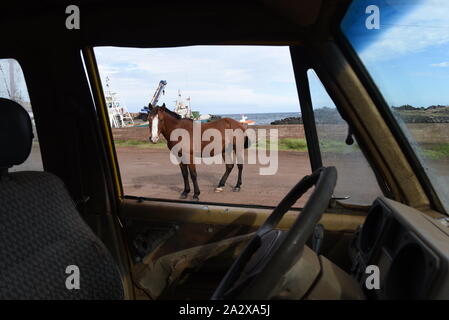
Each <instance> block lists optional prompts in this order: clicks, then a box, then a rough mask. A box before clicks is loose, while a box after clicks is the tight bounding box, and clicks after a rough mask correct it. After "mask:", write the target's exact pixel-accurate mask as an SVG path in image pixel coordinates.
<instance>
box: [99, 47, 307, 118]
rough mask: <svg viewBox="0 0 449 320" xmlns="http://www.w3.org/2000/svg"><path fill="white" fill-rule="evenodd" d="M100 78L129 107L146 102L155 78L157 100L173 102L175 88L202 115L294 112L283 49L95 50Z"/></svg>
mask: <svg viewBox="0 0 449 320" xmlns="http://www.w3.org/2000/svg"><path fill="white" fill-rule="evenodd" d="M95 53H96V56H97V60H98V62H99V69H100V74H101V76H102V80H103V81H104V79H105V78H106V76H108V77H109V78H110V87H111V89H112V90H113V91H115V92H117V93H118V95H119V98H120V100H121V101H122V104H124V105H125V106H127V107H128V109H130V110H131V111H137V110H140V108H142V107H143V106H144V105H147V104H148V102H149V100H150V98H151V97H152V95H153V93H154V90H155V89H156V87H157V85H158V83H159V81H160V80H166V81H167V82H168V84H167V87H166V95H165V96H163V97H162V98H161V100H160V103H162V102H165V103H166V104H167V105H168V106H173V104H174V100H176V98H177V94H178V89H180V90H181V93H182V95H183V98H187V97H188V96H190V97H191V102H192V106H193V108H194V110H199V111H201V112H203V113H239V112H246V113H250V112H277V111H290V110H293V111H297V110H298V106H299V103H298V98H297V92H296V86H295V81H294V75H293V69H292V66H291V59H290V53H289V50H288V47H250V46H234V47H230V46H220V47H219V46H215V47H211V46H209V47H206V46H198V47H197V46H194V47H180V48H159V49H140V48H113V47H99V48H96V49H95Z"/></svg>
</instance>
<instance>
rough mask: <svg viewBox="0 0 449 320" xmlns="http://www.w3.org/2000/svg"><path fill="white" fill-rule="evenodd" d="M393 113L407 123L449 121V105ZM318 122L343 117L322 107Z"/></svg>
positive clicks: (298, 120)
mask: <svg viewBox="0 0 449 320" xmlns="http://www.w3.org/2000/svg"><path fill="white" fill-rule="evenodd" d="M391 110H392V112H393V115H394V116H395V117H397V118H398V119H401V120H402V121H404V122H405V123H449V106H430V107H427V108H415V107H413V106H409V105H405V106H401V107H392V108H391ZM314 115H315V121H316V123H317V124H341V123H343V119H342V118H341V116H340V115H339V113H338V111H337V109H334V108H327V107H324V108H320V109H315V110H314ZM270 124H271V125H284V124H302V118H301V117H288V118H285V119H280V120H276V121H273V122H271V123H270Z"/></svg>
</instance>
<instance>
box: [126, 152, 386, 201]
mask: <svg viewBox="0 0 449 320" xmlns="http://www.w3.org/2000/svg"><path fill="white" fill-rule="evenodd" d="M117 155H118V159H119V163H120V171H121V176H122V183H123V187H124V191H125V194H127V195H133V196H143V197H154V198H165V199H178V198H179V195H180V193H181V192H182V190H183V186H184V185H183V180H182V176H181V172H180V169H179V166H177V165H174V164H172V163H171V162H170V160H169V152H168V150H165V149H152V148H138V147H118V148H117ZM333 162H337V163H328V164H326V163H325V165H336V166H337V169H338V174H339V180H338V184H337V188H336V192H335V194H336V195H337V196H346V195H349V196H351V197H352V199H351V200H352V202H356V203H366V204H369V203H371V202H372V201H373V200H374V198H375V197H376V196H377V195H380V191H379V189H378V188H377V187H376V186H377V184H376V182H375V180H374V176H373V175H372V173H371V172H369V170H368V168H367V167H366V164H365V165H364V163H363V162H361V161H360V159H359V158H358V157H357V156H354V155H353V154H351V155H338V157H337V158H335V159H334V161H333ZM259 168H260V165H256V164H251V165H248V164H246V165H244V168H243V184H242V189H241V191H240V192H233V191H232V187H233V186H234V185H235V183H236V180H237V168H234V170H233V171H232V173H231V175H230V176H229V179H228V181H227V184H226V187H225V191H224V192H221V193H215V192H214V188H215V187H216V186H217V184H218V181H219V180H220V178H221V176H222V175H223V173H224V171H225V166H224V165H216V164H214V165H206V164H200V165H197V172H198V183H199V186H200V189H201V195H200V200H201V201H207V202H221V203H235V204H258V205H269V206H274V205H276V204H277V203H278V202H279V201H280V200H281V199H282V197H283V196H285V195H286V194H287V192H288V191H289V190H290V189H291V188H292V187H293V186H294V185H295V184H296V183H297V182H298V181H299V180H300V179H301V178H302V177H303V176H304V175H307V174H309V173H310V164H309V157H308V155H307V153H304V152H294V151H280V152H279V167H278V171H277V173H276V174H275V175H265V176H264V175H260V174H259ZM354 186H357V187H354ZM191 188H192V192H191V194H190V197H189V199H188V200H191V197H192V193H193V187H192V186H191ZM305 198H307V197H306V196H305V197H304V199H302V200H300V201H299V202H298V205H302V204H303V203H304V201H305Z"/></svg>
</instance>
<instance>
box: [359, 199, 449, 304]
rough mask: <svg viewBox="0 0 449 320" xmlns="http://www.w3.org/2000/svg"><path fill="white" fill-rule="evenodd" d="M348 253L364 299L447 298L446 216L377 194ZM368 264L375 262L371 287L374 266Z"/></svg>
mask: <svg viewBox="0 0 449 320" xmlns="http://www.w3.org/2000/svg"><path fill="white" fill-rule="evenodd" d="M351 256H352V261H353V265H352V273H353V275H354V277H355V278H356V279H357V280H358V281H359V283H360V285H361V286H362V288H363V290H364V292H365V295H366V296H367V298H371V299H449V277H448V272H447V266H448V261H449V227H448V225H447V220H446V219H434V218H431V217H429V216H427V215H425V214H424V213H422V212H420V211H418V210H415V209H413V208H410V207H407V206H404V205H402V204H400V203H397V202H395V201H392V200H389V199H386V198H378V199H377V200H376V201H375V202H374V203H373V205H372V207H371V209H370V212H369V214H368V216H367V218H366V221H365V223H364V224H363V226H362V228H361V229H360V231H359V234H358V235H357V237H356V238H355V241H354V243H353V245H352V247H351ZM368 266H375V267H378V269H377V270H378V271H379V272H378V276H379V281H378V284H379V285H378V286H376V287H377V288H376V287H375V288H373V285H372V284H373V283H374V284H375V283H376V282H375V281H373V278H372V275H374V274H375V271H372V270H373V268H368V269H367V267H368ZM370 276H371V277H370ZM374 276H375V275H374ZM367 280H368V283H369V285H368V286H367Z"/></svg>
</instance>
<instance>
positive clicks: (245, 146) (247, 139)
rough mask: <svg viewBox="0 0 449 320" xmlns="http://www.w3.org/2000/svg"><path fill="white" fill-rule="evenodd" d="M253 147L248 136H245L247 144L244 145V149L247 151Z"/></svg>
mask: <svg viewBox="0 0 449 320" xmlns="http://www.w3.org/2000/svg"><path fill="white" fill-rule="evenodd" d="M250 146H251V141H250V140H249V138H248V136H245V144H244V145H243V147H244V148H245V149H248V148H249V147H250Z"/></svg>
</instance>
